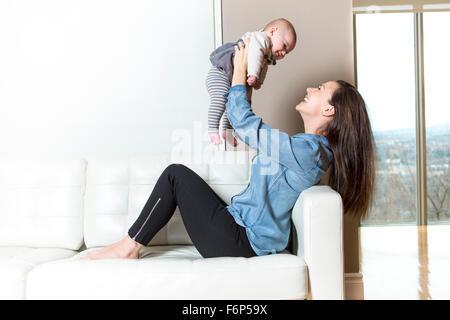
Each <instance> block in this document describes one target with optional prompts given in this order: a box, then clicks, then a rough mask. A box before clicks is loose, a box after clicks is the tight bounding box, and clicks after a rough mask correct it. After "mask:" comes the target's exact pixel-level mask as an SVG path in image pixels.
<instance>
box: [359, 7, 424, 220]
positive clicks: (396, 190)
mask: <svg viewBox="0 0 450 320" xmlns="http://www.w3.org/2000/svg"><path fill="white" fill-rule="evenodd" d="M356 46H357V47H356V48H357V52H356V54H357V72H358V74H357V76H358V88H359V90H360V92H361V94H362V96H363V97H364V99H365V101H366V103H367V108H368V111H369V117H370V120H371V123H372V129H373V131H374V136H375V142H376V148H377V156H378V158H379V164H378V170H377V179H378V186H377V189H376V193H375V198H374V204H373V206H372V210H371V212H370V213H369V217H368V219H367V220H365V221H363V224H369V223H380V224H387V223H415V222H416V135H415V74H414V70H415V69H414V16H413V14H412V13H386V14H361V15H357V16H356Z"/></svg>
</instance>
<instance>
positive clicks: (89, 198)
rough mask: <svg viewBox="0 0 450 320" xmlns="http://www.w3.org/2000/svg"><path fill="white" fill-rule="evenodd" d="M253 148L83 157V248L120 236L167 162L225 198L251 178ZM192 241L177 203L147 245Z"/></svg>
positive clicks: (126, 228) (103, 243) (133, 219)
mask: <svg viewBox="0 0 450 320" xmlns="http://www.w3.org/2000/svg"><path fill="white" fill-rule="evenodd" d="M254 154H255V153H254V152H252V151H251V152H248V151H237V152H225V151H213V152H208V153H204V154H194V153H192V154H184V155H174V154H170V153H154V154H146V155H139V156H129V157H97V158H89V159H87V162H88V167H87V180H86V196H85V207H84V210H85V212H84V213H85V215H84V241H85V244H86V247H87V248H91V247H98V246H106V245H109V244H111V243H114V242H116V241H118V240H120V239H122V238H123V237H124V236H125V235H126V234H127V231H128V229H129V227H130V226H131V225H132V224H133V222H134V221H135V220H136V218H137V217H138V216H139V214H140V213H141V210H142V208H143V207H144V205H145V203H146V202H147V199H148V198H149V196H150V194H151V192H152V190H153V187H154V186H155V183H156V181H157V180H158V178H159V176H160V175H161V173H162V172H163V171H164V169H165V168H166V167H167V166H168V165H169V164H171V163H181V164H184V165H186V166H187V167H189V168H191V169H192V170H194V171H195V172H196V173H197V174H198V175H200V176H201V177H202V178H203V179H204V180H205V181H206V182H207V183H208V184H209V185H210V186H211V188H212V189H213V190H214V191H215V192H216V193H217V194H218V195H219V196H220V197H221V198H222V199H223V200H224V201H225V202H226V203H228V204H229V203H230V200H231V197H232V196H233V195H235V194H237V193H239V192H240V191H241V190H243V189H244V188H245V187H246V186H247V184H248V182H249V179H250V170H251V160H252V158H253V156H254ZM171 244H192V242H191V239H190V238H189V236H188V234H187V232H186V229H185V227H184V224H183V221H182V219H181V215H180V212H179V209H178V207H177V208H176V210H175V213H174V215H173V216H172V218H171V219H170V221H169V223H168V224H167V225H166V226H165V227H163V228H162V229H161V230H160V231H159V232H158V233H157V234H156V235H155V237H154V238H153V239H152V241H151V242H150V244H149V245H171Z"/></svg>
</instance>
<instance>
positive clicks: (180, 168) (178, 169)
mask: <svg viewBox="0 0 450 320" xmlns="http://www.w3.org/2000/svg"><path fill="white" fill-rule="evenodd" d="M187 169H188V167H186V166H185V165H184V164H180V163H172V164H169V165H168V166H167V167H166V169H165V170H164V172H165V173H167V174H172V175H178V174H180V173H182V172H185V171H186V170H187Z"/></svg>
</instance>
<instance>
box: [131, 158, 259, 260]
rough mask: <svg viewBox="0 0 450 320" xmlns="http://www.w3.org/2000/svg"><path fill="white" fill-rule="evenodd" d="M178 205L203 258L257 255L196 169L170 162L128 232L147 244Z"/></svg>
mask: <svg viewBox="0 0 450 320" xmlns="http://www.w3.org/2000/svg"><path fill="white" fill-rule="evenodd" d="M177 205H178V207H179V209H180V213H181V217H182V219H183V222H184V225H185V227H186V230H187V233H188V234H189V236H190V238H191V240H192V242H193V244H194V245H195V247H196V248H197V250H198V252H200V254H201V255H202V256H203V257H204V258H211V257H223V256H231V257H253V256H256V254H255V252H254V251H253V249H252V247H251V246H250V243H249V241H248V238H247V234H246V233H245V228H244V227H242V226H240V225H238V224H237V223H236V222H235V220H234V218H233V216H232V215H231V214H230V213H229V212H228V210H227V208H226V206H227V204H226V203H225V202H224V201H223V200H222V199H221V198H220V197H219V196H218V195H217V194H216V193H215V192H214V190H212V189H211V187H210V186H209V185H208V184H207V183H206V182H205V181H204V180H203V179H202V178H201V177H200V176H199V175H198V174H196V173H195V172H194V171H192V170H191V169H189V168H188V167H186V166H184V165H182V164H171V165H169V166H168V167H167V168H166V169H165V170H164V171H163V173H162V174H161V176H160V177H159V179H158V181H157V182H156V185H155V187H154V189H153V191H152V193H151V195H150V198H149V199H148V200H147V203H146V204H145V206H144V209H142V212H141V214H140V215H139V217H138V218H137V220H136V221H135V222H134V224H133V225H132V226H131V228H130V230H129V231H128V235H129V236H130V237H131V238H132V239H134V240H135V241H136V242H138V243H140V244H142V245H144V246H146V245H147V244H148V243H149V242H150V240H151V239H152V238H153V237H154V236H155V234H156V233H157V232H158V231H159V230H160V229H161V228H162V227H164V226H165V225H166V224H167V222H168V221H169V220H170V218H171V217H172V215H173V213H174V211H175V208H176V206H177Z"/></svg>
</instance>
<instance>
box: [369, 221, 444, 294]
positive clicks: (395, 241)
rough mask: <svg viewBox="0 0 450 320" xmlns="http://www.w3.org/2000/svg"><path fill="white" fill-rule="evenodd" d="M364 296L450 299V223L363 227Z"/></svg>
mask: <svg viewBox="0 0 450 320" xmlns="http://www.w3.org/2000/svg"><path fill="white" fill-rule="evenodd" d="M360 238H361V249H360V250H361V252H360V270H361V272H362V274H363V282H364V299H366V300H378V299H387V300H391V299H395V300H400V299H401V300H417V299H419V300H430V299H433V300H439V299H446V300H448V299H450V225H429V226H420V227H417V226H383V227H375V226H374V227H372V226H365V227H361V228H360Z"/></svg>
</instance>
